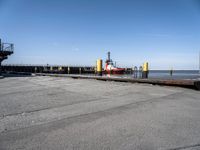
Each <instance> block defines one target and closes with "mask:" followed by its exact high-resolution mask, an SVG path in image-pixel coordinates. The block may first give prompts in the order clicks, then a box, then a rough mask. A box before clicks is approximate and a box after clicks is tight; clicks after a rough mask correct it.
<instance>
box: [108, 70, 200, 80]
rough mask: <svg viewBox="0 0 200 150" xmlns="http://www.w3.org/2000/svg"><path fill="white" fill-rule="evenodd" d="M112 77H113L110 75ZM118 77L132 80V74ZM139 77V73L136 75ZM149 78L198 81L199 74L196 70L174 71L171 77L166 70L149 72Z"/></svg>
mask: <svg viewBox="0 0 200 150" xmlns="http://www.w3.org/2000/svg"><path fill="white" fill-rule="evenodd" d="M111 76H114V75H111ZM117 76H118V77H119V76H121V77H125V78H127V77H128V78H134V75H132V74H125V75H117ZM137 76H138V77H139V73H138V74H137ZM149 78H152V79H155V78H157V79H198V80H200V73H199V71H198V70H174V71H173V74H172V76H170V72H169V71H167V70H151V71H149Z"/></svg>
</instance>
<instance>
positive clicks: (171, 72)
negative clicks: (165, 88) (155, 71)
mask: <svg viewBox="0 0 200 150" xmlns="http://www.w3.org/2000/svg"><path fill="white" fill-rule="evenodd" d="M169 73H170V76H171V77H172V74H173V69H172V68H171V70H170V71H169Z"/></svg>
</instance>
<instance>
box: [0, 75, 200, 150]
mask: <svg viewBox="0 0 200 150" xmlns="http://www.w3.org/2000/svg"><path fill="white" fill-rule="evenodd" d="M199 114H200V92H199V91H195V90H191V89H184V88H176V87H163V86H152V85H145V84H131V83H121V82H106V81H97V80H85V79H70V78H61V77H60V78H59V77H10V78H4V79H1V80H0V149H1V150H4V149H5V150H6V149H13V150H14V149H42V150H43V149H44V150H45V149H48V150H49V149H52V150H54V149H69V150H71V149H72V150H75V149H76V150H78V149H81V150H82V149H84V150H96V149H97V150H122V149H124V150H132V149H142V150H145V149H147V150H149V149H150V150H154V149H177V150H178V149H188V150H189V149H200V115H199Z"/></svg>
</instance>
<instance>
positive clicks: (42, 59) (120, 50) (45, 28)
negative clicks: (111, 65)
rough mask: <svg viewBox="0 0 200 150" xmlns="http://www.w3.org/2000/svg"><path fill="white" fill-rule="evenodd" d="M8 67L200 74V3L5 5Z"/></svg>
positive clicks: (2, 32)
mask: <svg viewBox="0 0 200 150" xmlns="http://www.w3.org/2000/svg"><path fill="white" fill-rule="evenodd" d="M0 38H1V39H2V41H3V42H11V43H14V45H15V50H14V54H13V55H12V56H10V57H9V59H8V60H5V61H4V62H3V64H50V65H79V66H93V65H95V61H96V59H98V58H101V59H103V61H104V62H105V60H106V57H107V52H108V51H110V52H111V58H112V59H113V60H114V61H116V63H117V65H118V66H120V67H133V66H140V65H142V64H143V63H144V62H145V61H147V62H149V66H150V69H171V68H173V69H198V67H199V51H200V0H0Z"/></svg>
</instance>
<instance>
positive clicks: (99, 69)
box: [97, 59, 102, 76]
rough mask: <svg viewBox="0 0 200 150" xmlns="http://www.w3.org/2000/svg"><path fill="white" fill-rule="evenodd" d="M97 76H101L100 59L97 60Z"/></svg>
mask: <svg viewBox="0 0 200 150" xmlns="http://www.w3.org/2000/svg"><path fill="white" fill-rule="evenodd" d="M97 74H98V75H100V76H101V75H102V59H97Z"/></svg>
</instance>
